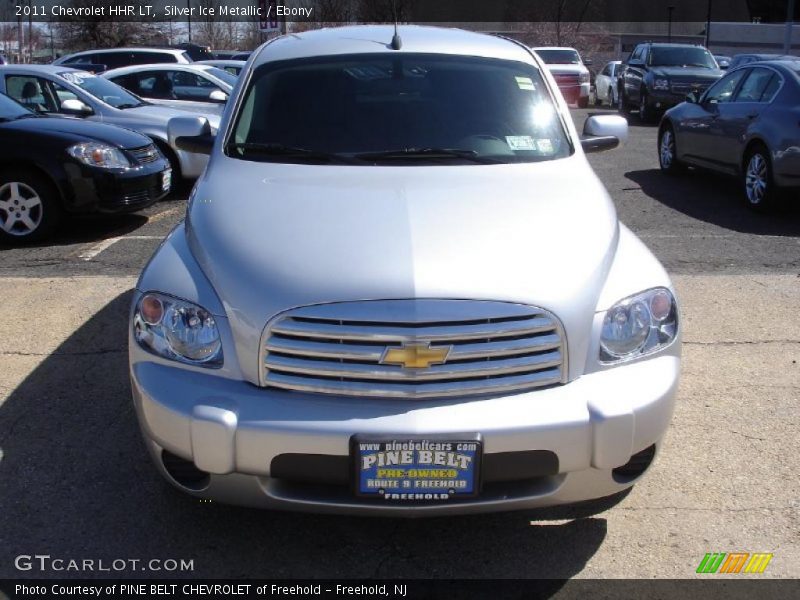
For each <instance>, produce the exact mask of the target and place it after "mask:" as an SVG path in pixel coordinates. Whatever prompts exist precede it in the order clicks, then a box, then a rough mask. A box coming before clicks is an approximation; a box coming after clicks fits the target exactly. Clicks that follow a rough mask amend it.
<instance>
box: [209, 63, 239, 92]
mask: <svg viewBox="0 0 800 600" xmlns="http://www.w3.org/2000/svg"><path fill="white" fill-rule="evenodd" d="M207 72H208V73H209V74H211V75H213V76H214V77H216V78H217V79H219V80H221V81H224V82H225V83H227V84H228V85H229V86H231V87H233V86H235V85H236V76H235V75H233V74H231V73H228V71H225V70H223V69H218V68H217V67H211V68H210V69H207Z"/></svg>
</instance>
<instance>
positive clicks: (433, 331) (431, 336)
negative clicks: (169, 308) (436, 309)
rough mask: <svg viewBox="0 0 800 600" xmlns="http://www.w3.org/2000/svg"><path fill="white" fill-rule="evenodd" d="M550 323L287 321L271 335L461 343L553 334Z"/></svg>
mask: <svg viewBox="0 0 800 600" xmlns="http://www.w3.org/2000/svg"><path fill="white" fill-rule="evenodd" d="M554 330H555V325H554V323H553V321H551V320H550V319H543V318H533V319H526V320H524V321H511V322H508V323H500V324H497V325H494V324H491V323H489V324H482V325H465V326H463V327H458V329H457V330H456V329H454V328H453V327H442V326H433V327H426V326H424V325H422V326H420V327H414V328H410V327H392V326H371V325H346V326H342V325H333V324H329V323H326V322H313V321H309V320H305V319H304V320H302V321H299V320H294V319H291V318H288V319H286V320H284V321H281V322H280V323H278V324H276V325H274V326H273V327H272V333H273V334H274V333H278V334H282V335H293V336H303V337H310V338H325V339H339V340H370V341H376V342H414V341H417V340H420V339H424V340H427V341H430V342H444V341H458V340H471V339H484V338H498V337H511V336H516V335H530V334H534V333H543V332H546V331H554Z"/></svg>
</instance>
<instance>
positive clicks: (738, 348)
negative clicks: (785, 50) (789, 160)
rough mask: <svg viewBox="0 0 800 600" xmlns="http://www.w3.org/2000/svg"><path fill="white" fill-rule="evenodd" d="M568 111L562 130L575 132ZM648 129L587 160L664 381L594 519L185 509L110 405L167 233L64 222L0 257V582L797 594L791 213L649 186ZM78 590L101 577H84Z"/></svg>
mask: <svg viewBox="0 0 800 600" xmlns="http://www.w3.org/2000/svg"><path fill="white" fill-rule="evenodd" d="M593 112H607V111H604V110H579V111H575V112H574V118H575V119H576V122H578V123H581V122H582V121H583V119H584V118H585V117H586V115H587V114H591V113H593ZM656 132H657V130H656V127H654V126H652V125H640V124H639V123H638V122H637V120H636V118H635V117H632V118H631V129H630V136H631V139H630V140H629V143H628V144H626V145H625V146H624V147H623V148H622V149H618V150H615V151H611V152H606V153H601V154H596V155H593V156H592V157H591V163H592V164H593V166H594V168H595V170H596V172H597V174H598V175H599V177H600V178H601V179H602V180H603V182H604V183H605V185H606V187H607V188H608V190H609V192H610V194H611V195H612V197H613V198H614V201H615V203H616V206H617V210H618V213H619V216H620V218H621V220H622V221H623V222H624V223H625V224H626V225H628V226H629V227H630V228H631V229H632V230H633V231H634V232H635V233H637V234H638V235H639V236H640V237H641V238H642V239H643V241H644V242H645V243H646V244H647V245H648V246H649V247H650V248H651V249H652V250H653V251H654V252H655V254H656V255H657V256H658V257H659V258H660V260H661V261H662V262H663V263H664V265H665V266H666V268H667V269H668V270H669V272H670V273H671V274H672V275H673V278H674V281H675V284H676V286H677V289H678V292H679V295H680V300H681V302H682V318H683V324H684V364H683V377H682V382H681V388H680V394H679V400H678V407H677V410H676V413H675V416H674V419H673V423H672V427H671V429H670V431H669V433H668V436H667V440H666V446H665V448H664V452H663V453H662V454H661V456H660V458H659V460H658V461H657V463H656V464H655V466H654V467H653V469H652V470H651V472H650V474H649V476H648V477H647V478H645V479H644V480H643V481H642V482H640V483H639V484H638V485H637V486H636V487H635V488H634V489H633V491H632V492H631V493H629V494H628V495H627V496H626V497H624V498H623V499H622V500H621V501H620V502H619V503H618V504H616V505H615V506H610V507H607V509H606V510H604V511H602V512H599V513H597V514H594V515H590V514H586V512H585V511H583V510H580V509H572V508H564V509H556V510H540V511H529V512H517V513H509V514H494V515H483V516H471V517H458V518H447V519H442V518H437V519H431V520H414V521H405V520H403V521H397V520H388V519H362V518H350V517H330V516H316V515H301V514H290V513H272V512H263V511H255V510H249V509H241V508H236V507H227V506H221V505H217V504H213V503H201V502H198V501H196V500H194V499H192V498H190V497H188V496H184V495H182V494H180V493H178V492H176V491H174V490H172V488H170V487H168V485H167V484H166V483H165V482H163V481H162V480H161V479H160V477H159V476H158V475H157V473H156V472H155V470H154V469H153V468H152V467H151V465H150V462H149V458H148V457H147V456H146V454H145V450H144V446H143V444H142V442H141V441H140V438H139V432H138V430H137V424H136V419H135V415H134V412H133V408H132V405H131V399H130V390H129V382H128V376H127V360H126V357H127V355H126V352H127V351H126V335H125V332H126V325H127V310H128V304H129V299H130V289H131V287H132V286H133V285H134V283H135V279H136V276H137V274H138V272H139V271H140V270H141V268H142V266H143V265H144V263H145V262H146V260H147V259H148V257H149V256H150V254H151V253H152V252H153V250H154V249H155V248H156V246H157V245H158V243H159V240H160V239H162V238H163V236H164V235H165V234H166V233H167V232H168V231H169V230H170V229H171V228H172V226H174V224H175V223H176V222H178V221H179V220H180V219H181V218H182V215H183V209H184V206H185V196H186V190H182V192H179V193H176V194H173V196H172V197H171V198H170V199H168V200H166V201H163V202H160V203H159V204H157V205H156V206H155V207H153V208H152V209H149V210H148V211H146V212H144V213H142V214H136V215H132V216H126V217H117V218H114V219H101V218H97V217H92V218H82V219H76V220H74V222H73V223H72V224H71V226H70V227H68V228H67V229H66V230H65V231H64V232H63V233H61V234H60V235H59V237H58V238H57V239H55V240H53V241H51V242H49V243H47V244H45V245H41V246H37V247H29V248H24V249H10V248H0V356H1V357H2V368H0V578H11V577H20V576H24V577H57V576H63V575H72V574H67V573H60V572H55V571H45V572H39V571H29V572H24V573H23V572H20V571H17V570H16V569H15V567H14V558H15V557H16V556H18V555H20V554H31V555H32V554H49V555H51V556H52V557H60V558H65V559H70V558H76V559H81V558H93V559H104V560H106V561H109V562H110V561H112V560H113V559H117V558H140V559H145V560H146V559H150V558H161V559H165V558H175V559H193V561H194V571H193V572H192V573H165V572H159V573H141V572H135V571H123V572H121V573H114V576H117V577H119V576H148V577H150V576H157V577H159V576H180V575H184V576H188V575H193V576H195V577H204V578H205V577H208V578H211V577H226V578H227V577H231V578H234V577H261V578H291V577H324V578H339V577H348V578H363V577H406V578H412V577H456V578H458V577H467V578H471V577H487V578H488V577H495V578H498V577H499V578H506V577H509V578H511V577H521V578H527V577H531V578H533V577H557V578H562V577H617V578H637V577H643V578H651V577H661V578H684V577H694V576H695V569H696V568H697V565H698V564H699V562H700V560H701V559H702V558H703V556H704V554H705V553H706V552H736V551H741V552H769V553H773V554H774V557H773V559H772V561H771V563H770V564H769V567H768V569H767V571H766V573H765V576H772V577H796V576H798V575H800V483H798V481H799V480H798V477H797V473H798V471H799V470H800V436H798V431H800V365H799V364H798V363H799V362H800V318H798V314H800V202H798V203H796V204H795V205H794V206H791V205H789V206H787V207H785V208H783V209H782V210H780V211H779V212H777V213H775V214H771V215H755V214H752V213H751V212H749V211H748V210H747V209H746V208H745V207H744V206H743V204H742V203H741V202H740V200H739V197H738V194H739V190H738V187H737V182H735V181H732V180H728V179H725V178H721V177H716V176H711V175H706V174H701V173H695V172H691V173H689V174H686V175H684V176H680V177H676V178H670V177H667V176H665V175H662V174H661V173H660V172H659V170H658V163H657V156H656V149H655V148H656ZM84 575H88V576H93V575H94V576H108V574H107V573H106V574H103V573H94V574H92V573H84Z"/></svg>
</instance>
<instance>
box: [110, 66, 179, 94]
mask: <svg viewBox="0 0 800 600" xmlns="http://www.w3.org/2000/svg"><path fill="white" fill-rule="evenodd" d="M171 73H172V72H171V71H142V72H141V73H129V74H127V75H120V76H118V77H114V78H113V79H112V80H111V81H113V82H114V83H116V84H118V85H121V86H122V87H124V88H125V89H126V90H128V91H130V92H133V93H134V94H136V95H137V96H141V97H142V98H151V99H154V100H177V99H178V97H177V95H176V94H175V90H174V85H173V83H172V77H171Z"/></svg>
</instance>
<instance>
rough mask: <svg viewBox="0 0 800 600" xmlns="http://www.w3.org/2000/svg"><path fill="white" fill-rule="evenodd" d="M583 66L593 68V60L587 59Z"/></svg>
mask: <svg viewBox="0 0 800 600" xmlns="http://www.w3.org/2000/svg"><path fill="white" fill-rule="evenodd" d="M583 64H584V65H585V66H587V67H591V66H592V59H591V58H587V59H586V60H584V61H583Z"/></svg>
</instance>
